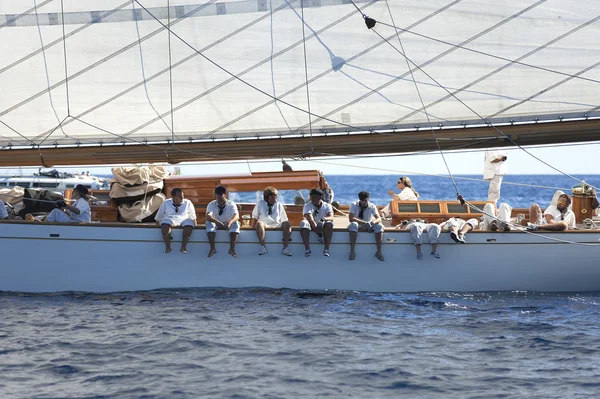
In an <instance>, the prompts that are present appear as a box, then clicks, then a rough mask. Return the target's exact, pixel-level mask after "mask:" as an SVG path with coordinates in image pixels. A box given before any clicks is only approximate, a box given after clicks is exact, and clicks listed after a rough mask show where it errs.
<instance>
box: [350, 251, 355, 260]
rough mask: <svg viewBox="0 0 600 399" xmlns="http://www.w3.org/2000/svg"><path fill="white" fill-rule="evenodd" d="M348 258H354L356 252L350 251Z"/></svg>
mask: <svg viewBox="0 0 600 399" xmlns="http://www.w3.org/2000/svg"><path fill="white" fill-rule="evenodd" d="M348 259H349V260H354V259H356V254H355V253H354V252H350V256H349V257H348Z"/></svg>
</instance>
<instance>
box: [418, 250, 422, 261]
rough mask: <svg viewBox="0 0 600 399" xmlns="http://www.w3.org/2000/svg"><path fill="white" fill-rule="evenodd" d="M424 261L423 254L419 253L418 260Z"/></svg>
mask: <svg viewBox="0 0 600 399" xmlns="http://www.w3.org/2000/svg"><path fill="white" fill-rule="evenodd" d="M421 259H423V254H422V253H421V252H419V253H417V260H421Z"/></svg>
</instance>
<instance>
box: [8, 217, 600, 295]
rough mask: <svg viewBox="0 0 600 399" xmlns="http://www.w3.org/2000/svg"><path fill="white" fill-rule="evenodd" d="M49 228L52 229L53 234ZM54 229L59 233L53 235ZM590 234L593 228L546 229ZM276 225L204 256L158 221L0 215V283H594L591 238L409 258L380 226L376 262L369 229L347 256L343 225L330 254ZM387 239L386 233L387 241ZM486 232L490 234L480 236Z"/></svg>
mask: <svg viewBox="0 0 600 399" xmlns="http://www.w3.org/2000/svg"><path fill="white" fill-rule="evenodd" d="M51 235H55V236H54V237H52V236H51ZM56 235H58V237H57V236H56ZM548 236H551V237H553V238H560V239H564V240H569V241H579V242H588V243H595V244H598V243H599V242H600V241H599V240H600V232H580V233H579V232H571V233H555V234H549V235H548ZM280 237H281V232H269V233H268V236H267V241H268V243H267V246H268V248H269V250H270V253H269V254H267V255H264V256H258V255H257V252H258V249H259V246H258V243H257V240H256V236H255V233H254V231H252V230H243V231H242V233H241V234H240V237H239V241H238V244H237V246H236V251H237V254H238V258H236V259H234V258H232V257H231V256H229V255H228V254H227V250H228V243H227V240H228V234H227V233H226V232H218V234H217V240H218V243H217V250H218V253H217V254H216V255H215V256H214V257H212V258H207V257H206V255H207V252H208V244H207V240H206V233H205V232H204V231H203V230H195V231H194V233H193V235H192V240H191V242H190V244H189V246H188V252H189V253H188V254H187V255H184V254H182V253H180V252H179V251H178V249H179V241H180V239H181V230H175V231H174V242H173V252H172V253H171V254H168V255H167V254H164V246H163V243H162V241H161V237H160V230H159V229H158V228H157V227H140V226H131V227H129V226H127V227H121V226H115V227H108V226H97V225H90V226H70V225H52V224H27V223H0V251H1V253H2V254H3V256H2V259H3V262H2V266H0V290H1V291H24V292H58V291H89V292H113V291H133V290H151V289H158V288H183V287H256V286H262V287H273V288H279V287H287V288H296V289H319V290H320V289H342V290H360V291H377V292H419V291H509V290H533V291H547V292H551V291H552V292H557V291H562V292H567V291H569V292H573V291H600V264H599V263H600V262H599V260H600V256H599V255H600V247H599V246H598V245H594V246H581V245H573V244H568V243H559V242H555V241H549V240H547V239H544V238H541V237H536V236H534V235H529V234H525V233H518V232H510V233H487V232H472V233H470V234H469V235H468V236H467V239H468V241H469V242H468V244H466V245H461V244H456V243H454V242H452V241H450V239H449V237H448V234H444V235H443V237H442V240H441V244H440V248H439V252H440V253H441V255H442V258H441V259H435V258H433V257H431V256H430V255H429V248H430V247H429V245H428V244H424V248H423V249H424V251H423V252H424V254H425V256H424V258H423V259H422V260H417V259H416V257H415V248H414V246H413V245H412V243H411V240H410V235H409V233H408V232H403V231H397V232H387V233H386V234H385V236H384V240H386V241H387V240H390V239H391V240H392V242H386V243H385V244H384V247H383V248H384V249H383V252H384V255H385V257H386V261H385V262H380V261H378V260H377V259H376V258H375V257H374V253H375V244H374V242H373V241H374V238H373V236H372V235H371V234H368V233H360V234H359V238H358V244H357V257H356V260H354V261H349V260H348V251H349V245H348V233H347V232H346V231H344V230H343V229H340V230H336V232H335V233H334V240H333V243H332V247H331V257H330V258H325V257H324V256H322V254H321V251H322V245H319V244H318V243H316V242H314V243H313V244H312V250H313V255H312V256H311V257H310V258H305V257H304V254H303V253H304V250H303V246H302V244H301V239H300V234H299V232H298V231H294V232H293V233H292V239H293V243H292V245H291V250H292V253H293V255H294V256H292V257H285V256H282V255H281V254H280V250H281V238H280ZM394 240H395V241H394ZM488 240H495V242H488Z"/></svg>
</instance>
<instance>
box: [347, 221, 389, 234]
mask: <svg viewBox="0 0 600 399" xmlns="http://www.w3.org/2000/svg"><path fill="white" fill-rule="evenodd" d="M359 227H360V226H359V225H358V222H352V223H350V224H349V225H348V231H352V232H358V229H359ZM369 233H376V234H377V233H383V225H382V224H381V223H377V224H374V225H373V226H371V227H370V228H369Z"/></svg>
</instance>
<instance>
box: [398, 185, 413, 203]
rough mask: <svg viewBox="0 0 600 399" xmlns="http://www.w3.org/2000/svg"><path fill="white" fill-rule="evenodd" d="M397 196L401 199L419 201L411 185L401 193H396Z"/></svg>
mask: <svg viewBox="0 0 600 399" xmlns="http://www.w3.org/2000/svg"><path fill="white" fill-rule="evenodd" d="M396 197H397V198H398V199H399V200H400V201H417V200H418V198H417V196H416V195H415V192H414V191H413V190H412V188H410V187H405V188H404V190H402V191H400V194H396Z"/></svg>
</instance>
